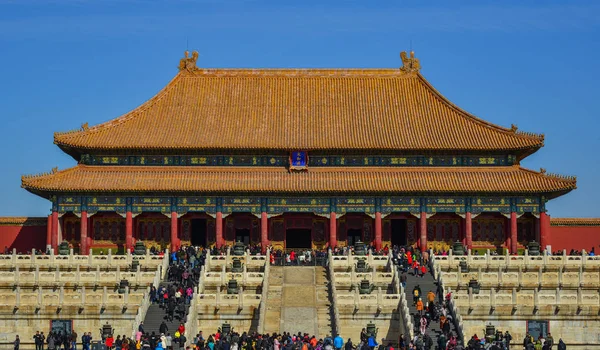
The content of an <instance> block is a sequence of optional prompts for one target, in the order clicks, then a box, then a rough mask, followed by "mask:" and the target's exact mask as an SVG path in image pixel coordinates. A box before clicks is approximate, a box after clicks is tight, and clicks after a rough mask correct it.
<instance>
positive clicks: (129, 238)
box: [125, 210, 133, 253]
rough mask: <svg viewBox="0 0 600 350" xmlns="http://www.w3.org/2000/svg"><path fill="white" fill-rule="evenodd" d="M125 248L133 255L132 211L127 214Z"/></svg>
mask: <svg viewBox="0 0 600 350" xmlns="http://www.w3.org/2000/svg"><path fill="white" fill-rule="evenodd" d="M125 247H126V249H129V251H130V252H132V253H133V215H132V214H131V210H127V212H126V213H125Z"/></svg>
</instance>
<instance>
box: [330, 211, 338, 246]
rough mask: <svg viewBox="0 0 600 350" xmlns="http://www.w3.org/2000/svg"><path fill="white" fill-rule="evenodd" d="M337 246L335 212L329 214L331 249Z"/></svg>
mask: <svg viewBox="0 0 600 350" xmlns="http://www.w3.org/2000/svg"><path fill="white" fill-rule="evenodd" d="M336 246H337V221H336V219H335V212H333V211H332V212H331V213H330V214H329V247H331V249H333V248H335V247H336Z"/></svg>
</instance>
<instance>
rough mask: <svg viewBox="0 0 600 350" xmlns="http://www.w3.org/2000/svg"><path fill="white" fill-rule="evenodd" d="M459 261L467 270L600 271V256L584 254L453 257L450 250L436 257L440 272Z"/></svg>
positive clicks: (449, 268) (453, 268)
mask: <svg viewBox="0 0 600 350" xmlns="http://www.w3.org/2000/svg"><path fill="white" fill-rule="evenodd" d="M461 261H465V262H466V263H467V265H468V266H469V268H475V269H476V268H478V267H481V268H485V269H497V268H499V267H501V268H504V269H518V268H519V267H522V268H524V269H525V268H527V269H537V268H539V267H542V268H544V269H545V270H556V269H558V268H561V267H562V268H563V269H578V268H579V267H581V268H583V269H584V270H585V269H594V270H598V269H600V256H589V255H587V254H586V253H585V252H583V255H573V256H571V255H567V254H566V251H563V254H562V255H536V256H530V255H528V252H527V251H525V255H509V254H508V253H506V254H505V255H491V254H490V251H489V250H488V251H487V253H486V254H485V255H472V254H471V250H470V249H469V250H468V254H467V255H453V254H452V250H450V251H449V253H448V255H438V256H436V262H437V264H439V266H440V268H441V269H442V270H456V269H457V268H458V266H459V263H460V262H461Z"/></svg>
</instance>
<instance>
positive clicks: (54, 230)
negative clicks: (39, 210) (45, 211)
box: [51, 211, 58, 253]
mask: <svg viewBox="0 0 600 350" xmlns="http://www.w3.org/2000/svg"><path fill="white" fill-rule="evenodd" d="M51 226H52V233H51V244H52V249H53V250H54V253H56V248H57V247H58V212H57V211H53V212H52V225H51Z"/></svg>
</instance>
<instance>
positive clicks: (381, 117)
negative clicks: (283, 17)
mask: <svg viewBox="0 0 600 350" xmlns="http://www.w3.org/2000/svg"><path fill="white" fill-rule="evenodd" d="M196 57H197V56H194V57H193V58H184V59H182V63H181V67H180V72H179V74H177V75H176V76H175V78H174V79H173V80H172V81H171V82H170V83H169V84H168V85H167V86H166V87H165V88H164V89H162V90H161V91H160V92H159V93H158V94H157V95H156V96H154V97H152V98H151V99H150V100H148V101H147V102H146V103H144V104H143V105H141V106H139V107H138V108H136V109H134V110H133V111H131V112H129V113H127V114H125V115H123V116H121V117H118V118H116V119H113V120H111V121H109V122H106V123H103V124H99V125H96V126H93V127H87V124H85V125H84V126H83V127H82V129H81V130H78V131H72V132H66V133H56V134H55V136H54V140H55V141H54V142H55V143H56V144H58V145H59V146H60V147H61V148H62V149H63V150H65V151H66V152H68V153H70V154H72V155H75V156H77V155H79V154H82V153H92V152H93V151H94V150H96V151H98V150H101V151H103V152H132V151H135V152H139V151H140V150H142V151H152V152H162V151H166V152H173V151H188V152H189V151H194V150H206V151H208V150H214V151H218V152H222V151H223V150H245V151H265V150H283V151H289V150H309V151H310V150H317V151H330V150H350V151H373V150H381V151H415V152H419V151H424V152H428V151H445V152H448V151H466V152H507V151H508V152H514V153H515V154H517V155H518V157H519V158H523V157H525V156H527V155H528V154H531V153H533V152H535V151H536V150H537V149H539V148H540V147H541V146H543V141H544V138H543V135H537V134H531V133H521V132H518V131H517V130H516V127H512V128H510V129H508V128H503V127H500V126H497V125H494V124H491V123H488V122H486V121H483V120H481V119H479V118H477V117H475V116H473V115H471V114H469V113H467V112H465V111H463V110H462V109H460V108H458V107H457V106H455V105H454V104H452V103H451V102H450V101H448V100H447V99H446V98H445V97H444V96H442V95H441V94H440V93H439V92H438V91H437V90H435V89H434V88H433V86H431V84H429V83H428V82H427V80H425V78H424V77H423V76H422V75H421V74H420V73H419V69H418V68H419V67H418V61H417V60H416V59H415V58H406V56H403V61H404V67H402V68H397V69H199V68H197V67H196V65H195V58H196ZM410 60H414V61H410ZM415 61H416V64H417V66H414V64H415Z"/></svg>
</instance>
